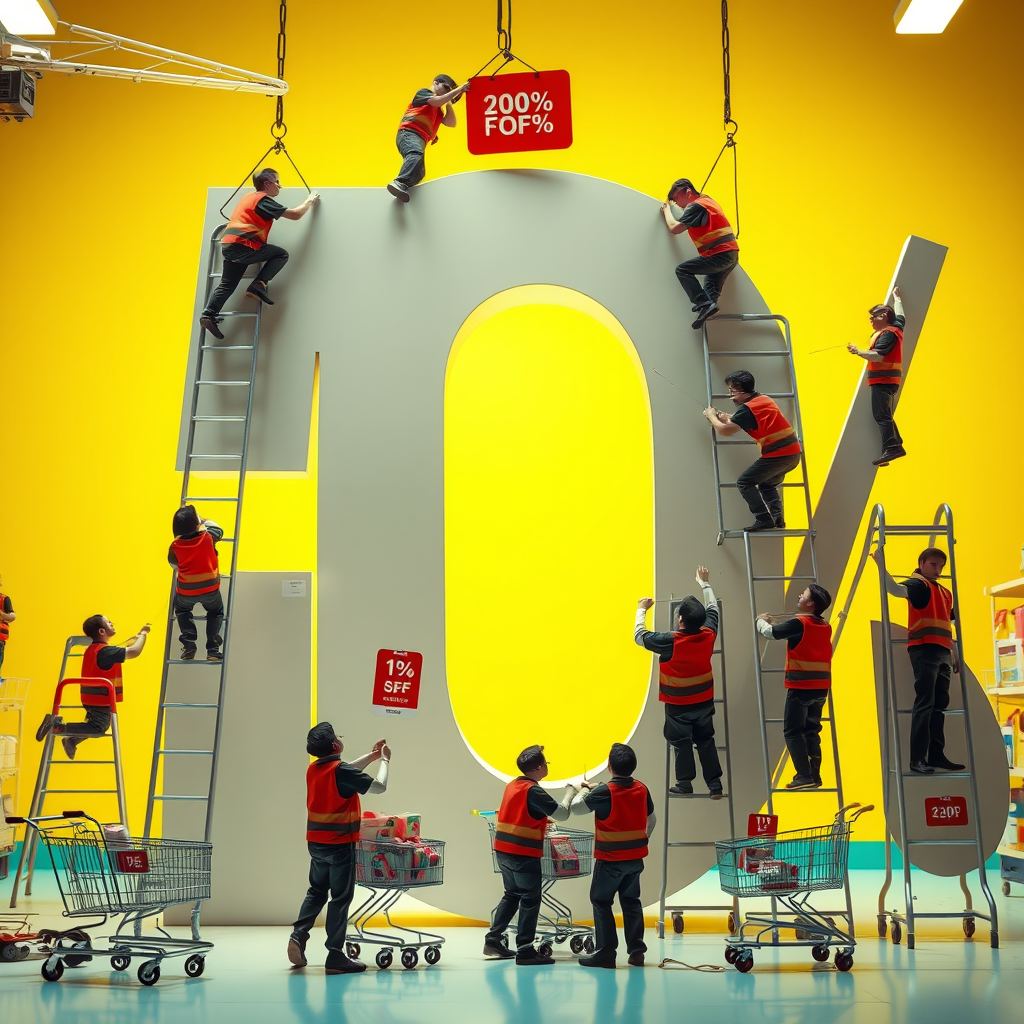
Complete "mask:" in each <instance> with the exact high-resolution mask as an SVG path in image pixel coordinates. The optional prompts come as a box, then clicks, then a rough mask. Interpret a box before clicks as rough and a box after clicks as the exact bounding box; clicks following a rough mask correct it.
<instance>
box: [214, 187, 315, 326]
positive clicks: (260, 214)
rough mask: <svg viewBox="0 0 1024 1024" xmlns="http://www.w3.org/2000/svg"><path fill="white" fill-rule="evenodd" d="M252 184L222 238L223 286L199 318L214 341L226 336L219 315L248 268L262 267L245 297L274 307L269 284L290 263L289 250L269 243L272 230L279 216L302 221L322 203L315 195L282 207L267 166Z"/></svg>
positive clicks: (279, 188) (217, 288)
mask: <svg viewBox="0 0 1024 1024" xmlns="http://www.w3.org/2000/svg"><path fill="white" fill-rule="evenodd" d="M252 185H253V188H254V189H256V191H255V192H251V193H250V194H249V195H247V196H245V197H243V198H242V199H241V200H239V202H238V205H237V206H235V209H234V210H233V211H232V213H231V219H230V220H229V221H228V226H227V227H226V228H225V229H224V234H223V235H222V236H221V239H220V245H221V254H222V255H223V257H224V264H223V266H222V268H221V277H220V284H219V285H218V286H217V287H216V288H215V289H214V290H213V293H212V294H211V295H210V298H209V299H208V300H207V302H206V308H205V309H204V310H203V313H202V316H201V317H200V318H199V323H200V324H201V325H202V326H203V327H204V328H205V329H206V330H208V331H209V332H210V333H211V334H212V335H213V336H214V337H215V338H221V339H222V338H223V337H224V335H223V333H222V332H221V329H220V327H219V326H218V325H219V324H220V322H221V320H222V319H223V317H221V316H219V314H220V311H221V309H222V308H223V306H224V303H225V302H227V301H228V299H229V298H231V295H232V293H233V292H234V290H235V289H236V288H237V287H238V282H239V281H241V280H242V276H243V275H244V274H245V268H246V267H251V266H254V265H255V264H257V263H260V264H262V266H261V267H260V269H259V270H257V271H256V277H255V278H254V279H253V282H252V283H251V284H250V285H249V287H248V288H247V289H246V292H245V294H246V295H248V296H249V297H250V298H253V299H259V301H260V302H265V303H267V305H269V306H272V305H273V304H274V302H273V299H271V298H270V296H269V295H268V294H267V285H268V284H269V283H270V281H271V279H272V278H274V277H275V276H276V275H277V274H278V273H279V272H280V271H281V268H282V267H283V266H284V265H285V264H286V263H287V262H288V250H287V249H282V248H281V246H279V245H270V244H269V243H268V242H267V237H268V236H269V234H270V229H271V228H272V227H273V225H274V221H275V220H278V218H280V217H284V219H285V220H301V219H302V218H303V217H305V215H306V211H307V210H309V208H310V207H311V206H316V204H317V203H319V202H320V196H319V195H317V193H316V192H312V193H310V195H309V196H307V197H306V199H305V200H304V201H303V202H301V203H299V205H298V206H295V207H293V208H292V209H288V207H287V206H282V205H281V204H280V203H279V202H277V200H276V198H275V197H276V196H278V195H280V192H281V180H280V178H279V177H278V175H277V171H275V170H274V168H273V167H264V168H263V170H262V171H258V172H257V173H256V174H254V175H253V176H252Z"/></svg>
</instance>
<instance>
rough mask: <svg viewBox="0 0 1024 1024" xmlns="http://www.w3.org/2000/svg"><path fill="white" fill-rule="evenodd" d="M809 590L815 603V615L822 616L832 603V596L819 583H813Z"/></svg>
mask: <svg viewBox="0 0 1024 1024" xmlns="http://www.w3.org/2000/svg"><path fill="white" fill-rule="evenodd" d="M807 589H808V590H809V591H810V592H811V600H812V601H813V602H814V614H815V615H820V614H821V613H822V612H823V611H824V610H825V609H826V608H827V607H828V606H829V605H830V604H831V603H832V595H831V594H830V593H829V592H828V591H827V590H826V589H825V588H824V587H822V586H820V585H819V584H817V583H812V584H811V585H810V586H809V587H808V588H807Z"/></svg>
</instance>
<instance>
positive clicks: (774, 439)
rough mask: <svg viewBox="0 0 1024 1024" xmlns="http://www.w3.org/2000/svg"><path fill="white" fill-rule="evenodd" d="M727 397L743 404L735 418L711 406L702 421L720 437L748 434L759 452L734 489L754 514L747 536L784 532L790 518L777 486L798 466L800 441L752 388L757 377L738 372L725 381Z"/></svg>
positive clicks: (772, 405)
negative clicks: (759, 532) (743, 432)
mask: <svg viewBox="0 0 1024 1024" xmlns="http://www.w3.org/2000/svg"><path fill="white" fill-rule="evenodd" d="M725 386H726V390H727V391H728V392H729V397H730V398H731V399H732V400H733V402H735V403H736V405H738V406H739V408H738V409H737V410H736V412H734V413H733V414H732V415H731V416H730V415H728V414H726V413H724V412H720V411H719V410H718V409H715V408H714V407H713V406H709V407H708V408H707V409H705V410H704V417H705V419H707V421H708V422H709V423H710V424H711V426H712V427H713V428H714V430H715V433H716V434H718V435H720V436H721V437H732V436H733V434H738V433H739V432H740V431H741V430H745V431H746V432H747V433H748V434H749V435H750V436H751V437H752V438H753V439H754V440H755V441H756V442H757V446H758V448H759V449H760V450H761V454H760V457H759V458H758V459H757V461H756V462H754V463H753V464H752V465H751V466H749V467H748V468H747V469H745V470H744V471H743V472H742V473H740V475H739V477H738V479H737V480H736V488H737V490H738V491H739V492H740V497H741V498H743V500H744V501H745V502H746V503H747V507H748V508H749V509H750V511H751V512H753V513H754V522H753V523H752V524H751V525H750V526H745V527H744V531H745V532H748V533H749V532H753V531H755V530H771V529H776V530H784V529H785V528H786V517H785V514H784V512H783V507H782V495H781V494H779V484H781V483H782V481H783V480H784V479H785V477H786V474H787V473H789V472H790V471H791V470H793V469H796V467H797V466H798V465H800V452H801V448H800V441H799V440H798V439H797V436H796V431H795V430H794V429H793V428H792V427H791V426H790V423H789V420H787V419H786V417H785V416H783V415H782V410H781V409H780V408H779V407H778V405H776V404H775V401H774V400H773V399H771V398H769V397H768V396H767V395H760V394H758V393H757V392H756V391H755V390H754V375H753V374H752V373H750V372H749V371H747V370H736V371H734V372H733V373H730V374H729V376H728V377H726V378H725Z"/></svg>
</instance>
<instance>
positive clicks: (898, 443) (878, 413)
mask: <svg viewBox="0 0 1024 1024" xmlns="http://www.w3.org/2000/svg"><path fill="white" fill-rule="evenodd" d="M868 365H869V366H870V363H869V364H868ZM899 389H900V386H899V384H872V385H871V389H870V390H871V415H872V416H873V417H874V418H875V422H876V423H877V424H878V430H879V433H881V435H882V451H883V452H888V451H891V450H892V449H893V448H902V447H903V438H902V437H900V432H899V428H898V427H897V426H896V421H895V420H894V419H893V418H892V416H893V412H892V411H893V408H894V407H895V405H896V392H897V391H899Z"/></svg>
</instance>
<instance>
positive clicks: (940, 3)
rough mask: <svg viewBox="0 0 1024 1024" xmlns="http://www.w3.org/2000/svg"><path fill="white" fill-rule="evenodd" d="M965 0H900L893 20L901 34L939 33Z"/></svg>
mask: <svg viewBox="0 0 1024 1024" xmlns="http://www.w3.org/2000/svg"><path fill="white" fill-rule="evenodd" d="M962 3H963V0H900V2H899V3H898V4H897V5H896V10H895V11H893V14H892V20H893V22H894V23H895V25H896V31H897V32H898V33H899V34H900V35H920V36H923V35H938V34H939V33H940V32H942V31H943V30H944V29H945V27H946V26H947V25H948V24H949V22H950V19H951V18H952V17H953V15H954V14H956V12H957V10H958V9H959V7H960V5H961V4H962Z"/></svg>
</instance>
